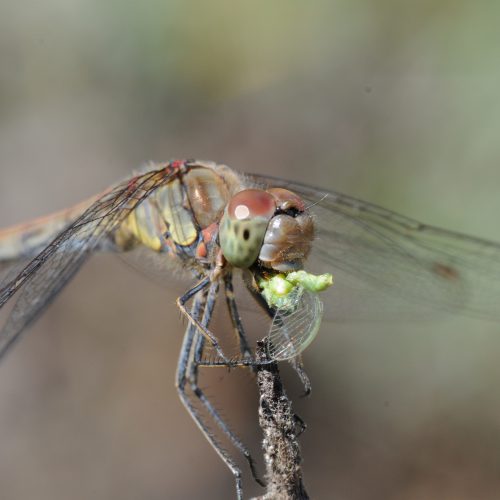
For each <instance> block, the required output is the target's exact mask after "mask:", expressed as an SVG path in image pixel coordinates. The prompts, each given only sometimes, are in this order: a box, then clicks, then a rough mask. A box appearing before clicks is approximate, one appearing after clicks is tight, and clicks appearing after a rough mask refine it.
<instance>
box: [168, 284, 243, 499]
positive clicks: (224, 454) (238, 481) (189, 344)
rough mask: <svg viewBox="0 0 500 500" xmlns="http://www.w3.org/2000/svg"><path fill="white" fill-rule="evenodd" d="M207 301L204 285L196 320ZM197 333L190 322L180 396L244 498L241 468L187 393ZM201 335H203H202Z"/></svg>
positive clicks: (182, 354)
mask: <svg viewBox="0 0 500 500" xmlns="http://www.w3.org/2000/svg"><path fill="white" fill-rule="evenodd" d="M206 302H207V296H206V292H205V290H204V287H202V288H200V289H199V290H198V291H197V295H196V296H195V299H194V303H193V306H192V308H191V315H192V317H193V318H194V319H195V320H196V321H199V318H200V316H201V311H202V310H203V308H204V307H205V304H206ZM212 309H213V306H212ZM206 312H207V311H206V310H205V313H206ZM210 316H211V311H210V314H204V315H203V320H202V321H203V323H205V322H206V323H207V324H208V322H209V321H210ZM196 335H199V334H198V330H197V328H196V325H195V324H193V323H190V324H189V325H188V327H187V329H186V333H185V334H184V339H183V342H182V348H181V352H180V355H179V362H178V365H177V374H176V380H175V385H176V388H177V391H178V393H179V397H180V399H181V401H182V403H183V404H184V406H185V408H186V409H187V411H188V413H189V414H190V415H191V418H192V419H193V420H194V421H195V423H196V425H197V426H198V428H199V429H200V430H201V432H202V433H203V435H204V436H205V437H206V438H207V440H208V442H209V443H210V444H211V445H212V447H213V448H214V449H215V451H216V452H217V454H218V455H219V456H220V457H221V459H222V461H223V462H224V463H225V464H226V466H227V467H228V468H229V470H230V471H231V473H232V474H233V476H234V478H235V482H236V497H237V498H238V500H242V499H243V490H242V485H241V470H240V469H239V467H238V465H237V464H236V463H235V462H234V460H233V459H232V458H231V457H230V456H229V454H228V453H227V452H226V450H225V449H224V448H223V447H222V446H221V445H220V444H219V443H218V441H217V440H216V439H215V436H214V435H213V434H212V433H211V431H210V429H209V427H208V426H207V424H205V422H204V421H203V419H202V416H201V415H200V413H199V412H198V410H197V409H196V408H195V406H194V405H193V404H192V402H191V400H190V398H189V396H188V395H187V393H186V381H187V380H186V372H187V369H188V366H189V365H190V363H191V361H190V359H191V358H192V352H193V339H194V337H195V336H196ZM199 336H200V337H201V335H199ZM201 338H203V337H201Z"/></svg>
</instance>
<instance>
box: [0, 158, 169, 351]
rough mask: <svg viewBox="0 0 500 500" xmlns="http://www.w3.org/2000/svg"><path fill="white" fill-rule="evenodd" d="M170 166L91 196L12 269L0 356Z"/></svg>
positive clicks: (2, 289) (3, 295) (0, 287)
mask: <svg viewBox="0 0 500 500" xmlns="http://www.w3.org/2000/svg"><path fill="white" fill-rule="evenodd" d="M172 175H173V170H172V169H170V168H168V167H163V168H161V169H157V170H153V171H150V172H147V173H144V174H142V175H139V176H137V177H134V178H133V179H131V180H128V181H124V182H123V183H121V184H119V185H117V186H116V187H115V188H113V189H111V190H110V191H109V192H107V193H105V194H104V195H103V196H102V197H100V198H99V199H97V201H95V202H94V203H92V204H91V206H89V208H88V209H87V210H85V211H84V212H83V214H82V215H81V216H79V217H78V218H77V219H76V220H75V221H73V222H72V223H71V224H70V225H69V226H68V227H67V228H66V229H64V230H63V231H62V232H61V233H60V234H59V235H58V236H57V237H56V238H55V239H54V240H53V241H52V242H51V243H50V244H49V245H48V246H47V247H45V248H44V249H43V250H42V251H41V252H40V253H39V254H38V255H37V256H36V257H35V258H34V259H32V260H31V261H30V262H29V263H28V264H27V265H26V266H25V267H24V268H23V269H22V270H20V272H19V273H18V274H16V275H15V276H13V277H12V275H11V272H10V271H9V272H8V273H7V276H8V278H7V281H2V283H1V284H0V308H2V307H3V306H4V305H5V304H6V303H7V302H8V301H9V300H10V299H13V300H15V304H14V306H13V308H12V310H11V312H10V315H9V316H8V318H7V320H6V322H5V324H4V325H3V327H2V330H1V331H0V358H1V357H2V356H3V355H5V353H6V352H7V351H8V349H9V347H10V346H11V345H12V344H13V343H14V342H15V340H17V338H18V337H19V335H20V334H21V333H22V331H23V330H24V329H25V328H26V327H27V326H28V325H29V324H30V323H31V322H32V321H34V320H35V319H36V318H37V317H38V316H39V315H40V313H41V312H42V311H43V309H44V308H45V307H46V306H47V305H48V304H49V303H50V302H51V301H52V300H53V299H54V298H55V297H56V295H57V294H58V293H59V292H60V291H61V290H62V288H63V287H64V286H65V285H66V284H67V283H68V281H69V280H70V279H71V278H72V277H73V276H74V275H75V273H76V272H77V271H78V269H79V268H80V266H81V265H82V264H83V263H84V262H85V260H86V259H87V257H88V256H89V255H90V254H91V253H92V252H93V251H94V250H96V249H97V248H98V247H99V245H100V244H101V243H102V242H103V239H104V238H105V237H106V236H109V234H110V233H111V232H112V231H113V230H114V229H115V228H116V227H118V225H119V224H120V223H121V222H122V221H123V220H124V219H125V218H126V217H127V216H128V215H129V214H130V212H131V211H132V210H134V208H135V207H136V206H137V205H138V204H140V203H141V201H143V200H144V199H145V198H147V197H148V196H149V195H150V194H151V193H152V192H153V191H154V190H155V189H157V188H158V187H160V186H162V185H164V184H166V183H167V182H169V180H170V178H171V177H172Z"/></svg>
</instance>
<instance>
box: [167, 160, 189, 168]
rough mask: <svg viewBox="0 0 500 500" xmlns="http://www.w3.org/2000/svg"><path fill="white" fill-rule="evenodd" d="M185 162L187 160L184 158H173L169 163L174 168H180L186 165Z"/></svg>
mask: <svg viewBox="0 0 500 500" xmlns="http://www.w3.org/2000/svg"><path fill="white" fill-rule="evenodd" d="M185 163H186V162H185V161H184V160H172V161H170V162H169V164H168V165H169V166H170V167H171V168H173V169H174V170H180V169H181V168H182V167H183V166H184V165H185Z"/></svg>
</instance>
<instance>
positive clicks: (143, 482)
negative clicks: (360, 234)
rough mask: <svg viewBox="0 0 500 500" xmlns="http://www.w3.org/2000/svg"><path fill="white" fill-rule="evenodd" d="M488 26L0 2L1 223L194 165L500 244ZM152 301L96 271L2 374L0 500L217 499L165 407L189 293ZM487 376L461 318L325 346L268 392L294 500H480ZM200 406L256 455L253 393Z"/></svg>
mask: <svg viewBox="0 0 500 500" xmlns="http://www.w3.org/2000/svg"><path fill="white" fill-rule="evenodd" d="M499 15H500V4H498V5H496V4H494V3H493V2H491V3H487V2H480V3H479V4H478V3H471V2H466V1H465V0H458V1H454V2H434V1H422V2H413V3H408V2H404V3H401V2H394V1H393V2H390V1H382V2H376V3H374V2H370V1H368V0H365V1H361V2H349V1H347V0H344V1H342V0H334V1H331V0H329V1H327V0H324V1H318V2H297V1H282V0H280V1H275V2H263V1H255V2H251V3H240V2H230V1H224V0H216V1H212V2H202V1H197V2H181V1H159V0H149V1H148V0H147V1H145V2H131V1H120V2H118V1H116V0H115V1H108V2H98V1H95V0H94V1H91V0H87V1H83V0H64V1H62V0H46V1H45V2H43V3H40V2H35V1H33V0H26V1H24V2H15V1H14V0H3V1H2V2H1V3H0V224H1V225H2V226H6V225H9V224H13V223H17V222H20V221H22V220H25V219H29V218H32V217H35V216H37V215H41V214H44V213H48V212H51V211H54V210H57V209H60V208H63V207H66V206H69V205H72V204H74V203H75V202H77V201H80V200H82V199H84V198H86V197H88V196H89V195H92V194H95V193H97V192H99V191H101V190H102V189H103V188H104V187H106V186H108V185H109V184H112V183H114V182H116V181H118V180H120V179H121V178H123V177H124V176H127V175H128V174H129V173H130V172H132V171H133V169H134V168H137V167H139V166H140V165H141V164H142V163H143V162H145V161H147V160H167V159H170V158H183V157H196V158H204V159H213V160H216V161H221V162H225V163H227V164H229V165H231V166H233V167H234V168H236V169H239V170H246V171H252V172H261V173H271V174H273V175H278V176H282V177H288V178H291V179H295V180H299V181H304V182H308V183H312V184H319V185H322V186H325V187H329V188H331V189H336V190H339V191H341V192H346V193H348V194H351V195H354V196H357V197H360V198H362V199H366V200H369V201H372V202H376V203H379V204H382V205H384V206H386V207H388V208H391V209H393V210H397V211H399V212H402V213H404V214H406V215H409V216H412V217H416V218H418V219H421V220H423V221H425V222H430V223H433V224H436V225H440V226H444V227H448V228H451V229H455V230H459V231H463V232H466V233H471V234H474V235H477V236H482V237H486V238H490V239H496V240H499V241H500V227H499V224H498V212H499V210H500V201H499V198H498V186H499V183H500V167H499V156H500V142H499V140H498V137H499V133H500V99H499V98H498V89H499V88H500V65H499V59H498V53H499V43H500V31H499V30H498V19H499ZM166 288H167V289H166V290H165V289H162V288H160V287H158V286H157V285H155V284H154V283H152V282H150V281H148V280H147V279H146V278H145V277H143V276H141V275H139V274H137V273H136V272H134V271H132V270H130V269H129V268H128V267H126V266H124V265H123V264H122V263H121V262H120V261H119V260H117V259H114V258H112V257H109V256H98V257H95V258H94V259H92V261H91V262H90V263H89V264H88V265H86V267H85V268H84V269H83V270H82V272H81V273H80V274H79V275H78V276H77V278H76V279H75V280H74V281H73V282H72V283H71V284H70V286H69V287H68V288H67V290H65V292H64V293H63V294H62V295H61V296H60V298H58V300H57V301H56V302H55V303H54V304H53V306H51V307H50V309H49V310H48V311H47V313H46V314H45V315H44V317H43V318H42V319H41V320H40V321H38V322H37V323H36V325H34V326H33V327H32V328H31V329H30V332H29V334H28V335H26V337H25V338H24V340H23V341H22V342H21V343H20V344H19V345H18V346H17V347H16V349H15V350H14V351H13V352H12V353H11V355H10V356H9V357H8V359H7V360H6V361H5V362H4V363H3V364H2V366H1V367H0V498H1V499H2V500H27V499H35V498H36V499H37V500H42V499H47V500H48V499H50V500H66V499H69V498H71V499H74V500H83V499H89V498H92V499H94V500H98V499H99V500H101V499H117V498H119V499H120V500H129V499H130V500H132V499H148V500H149V499H166V498H168V499H186V498H193V499H198V498H203V499H211V498H213V499H220V498H232V497H233V495H234V489H233V488H234V486H233V481H232V477H231V475H230V474H229V472H228V471H227V470H226V469H225V467H224V465H223V464H222V462H220V460H219V459H218V457H217V456H216V455H215V454H214V452H213V451H212V450H211V448H210V447H209V445H208V444H207V442H206V441H205V440H204V438H203V437H202V436H201V434H200V433H199V432H198V430H197V428H196V427H195V425H194V424H193V422H192V421H191V420H190V418H189V417H188V416H187V414H186V412H185V410H184V408H183V407H182V406H181V404H180V402H179V400H178V398H177V395H176V392H175V389H174V385H173V381H174V373H175V363H176V358H177V351H178V349H179V347H180V343H181V336H182V332H183V323H182V322H181V321H180V319H179V314H178V312H177V311H176V310H175V307H174V299H175V297H176V295H177V294H179V293H180V292H181V291H182V289H183V288H182V285H180V284H179V283H178V282H177V283H176V284H175V287H174V288H172V290H168V287H166ZM327 307H331V308H334V304H327ZM498 353H500V331H499V327H498V326H496V325H494V324H491V323H483V322H479V321H472V320H467V319H464V318H455V319H450V320H448V321H443V322H439V323H435V324H428V325H425V327H422V326H415V325H408V324H401V325H395V324H390V325H387V326H386V327H385V326H381V325H378V326H376V327H375V326H370V325H366V324H364V325H359V324H358V325H356V324H355V323H353V324H352V325H335V324H327V325H324V327H323V329H322V332H321V333H320V336H319V337H318V339H317V341H316V342H315V343H314V344H313V345H312V346H311V348H310V349H309V350H308V352H307V355H306V357H305V359H306V363H307V369H308V373H309V375H310V377H311V379H312V382H313V393H312V396H311V397H310V398H309V399H307V400H301V399H300V398H298V395H299V393H300V386H299V384H298V383H297V380H296V378H295V377H294V376H293V374H289V373H288V371H287V370H286V380H287V386H288V388H289V392H290V393H291V395H293V396H294V398H295V401H296V403H295V405H296V406H295V407H296V409H297V411H298V412H299V413H300V415H301V416H302V417H303V418H304V420H305V421H306V422H307V424H308V425H309V429H308V430H307V432H306V433H305V434H304V435H303V436H302V438H301V442H302V444H303V455H304V459H305V463H304V471H305V480H306V485H307V487H308V490H309V493H310V494H311V497H312V498H315V499H330V498H335V499H342V500H358V499H359V500H364V499H381V500H382V499H384V500H385V499H402V500H417V499H431V498H436V499H453V500H459V499H490V498H491V499H493V498H498V496H499V495H498V491H499V488H500V426H499V422H500V391H498V386H499V384H500V365H499V363H498ZM204 386H205V387H207V390H208V393H209V394H210V395H211V396H213V397H214V399H215V400H216V401H217V406H218V407H220V408H221V409H222V410H223V413H224V414H225V415H226V416H227V417H228V420H229V421H230V422H231V423H232V424H233V426H234V427H235V428H236V429H237V430H238V432H239V433H240V434H241V435H243V437H244V438H245V440H246V441H247V442H249V443H251V446H252V448H253V449H254V450H255V452H256V453H257V454H258V452H259V439H260V435H259V429H258V427H257V426H256V418H257V417H256V393H255V383H254V381H253V379H252V377H251V376H250V375H248V374H238V373H230V374H228V373H227V372H225V371H221V372H220V373H217V374H214V373H211V374H209V376H208V377H207V378H206V379H204ZM244 470H245V473H246V476H245V482H244V488H245V492H246V494H247V495H250V494H253V495H255V494H259V492H261V490H260V488H259V487H257V486H256V485H254V483H253V482H252V480H251V479H250V478H249V475H248V474H247V472H248V471H247V469H244Z"/></svg>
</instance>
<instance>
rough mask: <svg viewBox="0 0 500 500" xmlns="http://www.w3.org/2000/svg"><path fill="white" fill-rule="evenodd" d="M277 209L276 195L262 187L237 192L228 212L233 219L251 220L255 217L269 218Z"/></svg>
mask: <svg viewBox="0 0 500 500" xmlns="http://www.w3.org/2000/svg"><path fill="white" fill-rule="evenodd" d="M275 211H276V202H275V199H274V197H273V196H271V195H270V194H269V193H267V192H266V191H263V190H262V189H245V190H244V191H240V192H239V193H236V194H235V195H234V196H233V197H232V198H231V201H230V202H229V205H228V207H227V214H228V215H229V217H230V218H231V219H232V220H249V219H253V218H255V217H258V218H260V217H262V218H264V219H267V220H269V219H270V218H271V217H272V216H273V215H274V212H275Z"/></svg>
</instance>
